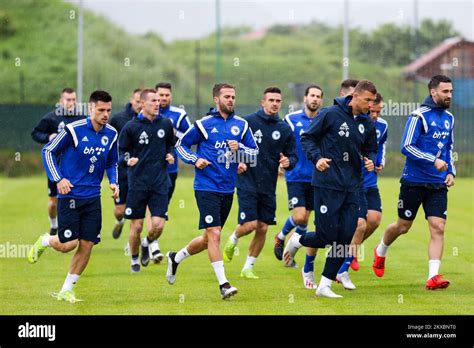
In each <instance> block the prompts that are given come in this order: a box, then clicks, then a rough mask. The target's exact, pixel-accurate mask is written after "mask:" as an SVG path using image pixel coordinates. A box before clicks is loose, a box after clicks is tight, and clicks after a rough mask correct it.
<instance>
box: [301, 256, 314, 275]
mask: <svg viewBox="0 0 474 348" xmlns="http://www.w3.org/2000/svg"><path fill="white" fill-rule="evenodd" d="M315 258H316V255H315V256H309V255H308V254H306V261H305V263H304V270H303V271H304V272H305V273H308V272H313V271H314V259H315Z"/></svg>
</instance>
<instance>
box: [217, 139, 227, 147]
mask: <svg viewBox="0 0 474 348" xmlns="http://www.w3.org/2000/svg"><path fill="white" fill-rule="evenodd" d="M226 147H227V143H226V141H225V140H222V141H216V143H215V144H214V148H216V149H225V148H226Z"/></svg>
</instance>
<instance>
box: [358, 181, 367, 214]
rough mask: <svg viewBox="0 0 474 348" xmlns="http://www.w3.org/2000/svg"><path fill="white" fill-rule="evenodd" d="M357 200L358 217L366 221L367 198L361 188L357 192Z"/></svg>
mask: <svg viewBox="0 0 474 348" xmlns="http://www.w3.org/2000/svg"><path fill="white" fill-rule="evenodd" d="M357 199H358V200H359V211H358V217H359V219H364V220H366V221H367V197H366V195H365V190H364V188H363V187H361V188H360V189H359V191H357Z"/></svg>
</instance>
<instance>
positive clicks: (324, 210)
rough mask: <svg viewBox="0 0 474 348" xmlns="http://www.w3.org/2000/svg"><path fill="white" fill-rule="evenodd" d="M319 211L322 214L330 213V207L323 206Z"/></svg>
mask: <svg viewBox="0 0 474 348" xmlns="http://www.w3.org/2000/svg"><path fill="white" fill-rule="evenodd" d="M319 211H320V212H321V214H326V213H327V212H328V207H326V206H325V205H322V206H320V207H319Z"/></svg>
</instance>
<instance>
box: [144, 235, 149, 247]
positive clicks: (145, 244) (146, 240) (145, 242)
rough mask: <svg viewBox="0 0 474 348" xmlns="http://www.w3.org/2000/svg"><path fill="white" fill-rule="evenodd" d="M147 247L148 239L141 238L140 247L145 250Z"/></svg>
mask: <svg viewBox="0 0 474 348" xmlns="http://www.w3.org/2000/svg"><path fill="white" fill-rule="evenodd" d="M148 245H149V244H148V239H146V237H145V238H143V239H142V247H145V248H146V247H148Z"/></svg>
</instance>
